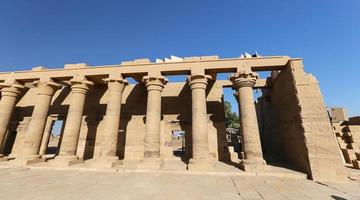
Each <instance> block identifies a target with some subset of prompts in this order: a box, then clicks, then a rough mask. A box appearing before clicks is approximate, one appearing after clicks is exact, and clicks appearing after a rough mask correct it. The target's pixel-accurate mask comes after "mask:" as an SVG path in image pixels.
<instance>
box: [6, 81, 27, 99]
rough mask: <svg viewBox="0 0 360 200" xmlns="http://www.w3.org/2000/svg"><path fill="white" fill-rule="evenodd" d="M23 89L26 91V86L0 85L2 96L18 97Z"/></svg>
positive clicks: (15, 84)
mask: <svg viewBox="0 0 360 200" xmlns="http://www.w3.org/2000/svg"><path fill="white" fill-rule="evenodd" d="M23 89H25V86H23V85H20V84H17V83H14V84H8V83H0V90H1V95H2V96H12V97H17V96H18V95H19V94H20V93H21V92H22V90H23Z"/></svg>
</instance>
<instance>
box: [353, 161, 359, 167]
mask: <svg viewBox="0 0 360 200" xmlns="http://www.w3.org/2000/svg"><path fill="white" fill-rule="evenodd" d="M352 164H353V167H354V168H355V169H360V160H353V161H352Z"/></svg>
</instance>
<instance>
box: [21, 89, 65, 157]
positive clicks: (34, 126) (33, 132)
mask: <svg viewBox="0 0 360 200" xmlns="http://www.w3.org/2000/svg"><path fill="white" fill-rule="evenodd" d="M35 84H36V85H37V87H38V95H37V98H36V104H35V107H34V110H33V113H32V116H31V121H30V124H29V127H28V130H27V132H26V134H25V137H24V144H23V145H24V146H23V151H22V155H19V156H20V157H21V156H25V157H27V156H35V155H38V154H39V150H40V144H41V140H42V136H43V134H44V129H45V125H46V121H47V117H48V112H49V108H50V104H51V99H52V96H53V95H54V93H55V92H56V90H57V89H59V88H60V85H59V84H57V83H54V82H36V83H35Z"/></svg>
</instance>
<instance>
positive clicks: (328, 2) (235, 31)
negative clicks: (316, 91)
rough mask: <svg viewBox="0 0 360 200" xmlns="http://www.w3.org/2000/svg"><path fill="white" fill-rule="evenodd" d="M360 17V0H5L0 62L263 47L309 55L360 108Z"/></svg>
mask: <svg viewBox="0 0 360 200" xmlns="http://www.w3.org/2000/svg"><path fill="white" fill-rule="evenodd" d="M359 21H360V1H358V0H348V1H333V0H318V1H307V0H303V1H291V0H287V1H285V0H284V1H260V0H258V1H249V0H247V1H242V0H237V1H226V0H223V1H215V0H206V1H205V0H203V1H201V0H181V1H175V0H168V1H165V0H163V1H160V0H159V1H156V0H152V1H150V0H131V1H125V0H121V1H120V0H119V1H115V0H114V1H109V0H102V1H100V0H99V1H90V0H86V1H85V0H83V1H81V0H62V1H55V0H2V1H0V71H14V70H23V69H30V68H31V67H33V66H37V65H42V66H46V67H50V68H53V67H58V68H59V67H62V66H63V65H64V64H65V63H77V62H86V63H88V64H90V65H103V64H116V63H120V62H121V61H123V60H130V59H134V58H150V59H155V58H163V57H166V56H169V55H171V54H173V55H177V56H195V55H213V54H218V55H220V56H221V57H236V56H239V55H240V53H243V52H245V51H246V52H250V53H253V52H255V51H258V52H259V53H260V54H261V55H289V56H291V57H302V58H303V59H304V64H305V70H306V71H307V72H311V73H313V74H314V75H316V76H317V78H318V79H319V81H320V86H321V89H322V92H323V94H324V96H325V101H326V104H327V105H328V106H344V107H346V108H348V110H349V113H350V115H360V103H359V102H360V89H359V87H360V81H359V79H360V38H359V37H360V22H359ZM226 95H227V96H231V94H230V91H227V92H226Z"/></svg>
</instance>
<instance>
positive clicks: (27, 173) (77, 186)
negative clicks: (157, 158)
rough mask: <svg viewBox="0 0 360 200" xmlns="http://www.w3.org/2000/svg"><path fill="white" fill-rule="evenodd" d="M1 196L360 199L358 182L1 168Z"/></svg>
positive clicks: (167, 198) (24, 197) (250, 176)
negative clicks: (336, 182) (318, 181)
mask: <svg viewBox="0 0 360 200" xmlns="http://www.w3.org/2000/svg"><path fill="white" fill-rule="evenodd" d="M0 199H1V200H5V199H36V200H39V199H122V200H126V199H159V200H160V199H164V200H172V199H186V200H190V199H196V200H201V199H214V200H215V199H275V200H283V199H301V200H305V199H316V200H318V199H336V200H341V199H360V182H359V181H352V183H348V184H335V183H332V184H329V183H327V184H323V183H322V184H320V183H316V182H313V181H309V180H304V179H299V178H297V179H294V178H281V177H270V176H254V175H241V176H225V175H221V176H220V175H204V174H203V175H195V174H170V173H155V172H154V173H151V172H150V173H149V172H148V173H141V172H98V171H97V172H95V171H94V172H90V171H69V170H54V169H31V170H30V169H25V168H23V169H21V168H13V169H6V168H5V169H0Z"/></svg>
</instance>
